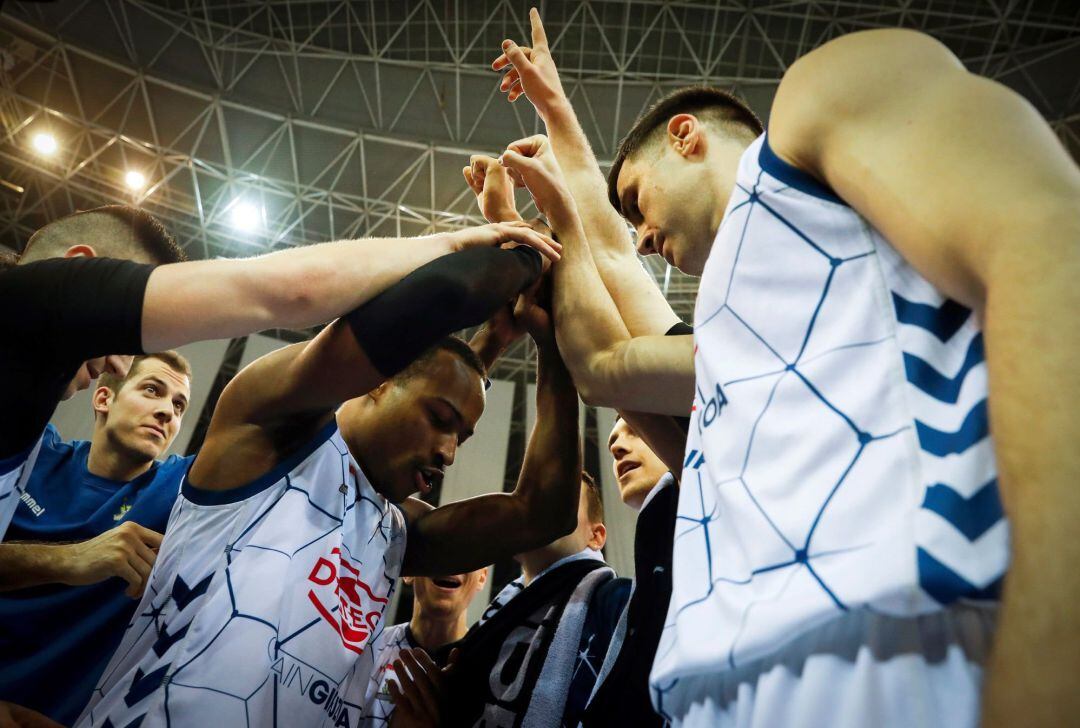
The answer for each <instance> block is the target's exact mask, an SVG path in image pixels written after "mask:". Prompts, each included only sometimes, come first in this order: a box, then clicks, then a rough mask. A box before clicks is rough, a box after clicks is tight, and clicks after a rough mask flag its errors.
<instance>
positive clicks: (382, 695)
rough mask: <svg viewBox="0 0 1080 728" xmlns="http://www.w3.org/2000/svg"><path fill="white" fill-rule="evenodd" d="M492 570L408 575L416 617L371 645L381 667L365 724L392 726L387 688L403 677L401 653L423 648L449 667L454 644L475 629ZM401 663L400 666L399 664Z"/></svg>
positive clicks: (372, 683) (376, 670) (374, 673)
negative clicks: (472, 615)
mask: <svg viewBox="0 0 1080 728" xmlns="http://www.w3.org/2000/svg"><path fill="white" fill-rule="evenodd" d="M487 579H488V569H487V568H483V569H477V570H475V571H470V572H467V573H465V574H454V575H451V576H434V577H427V576H416V577H412V576H406V577H404V579H403V581H404V582H405V583H406V584H409V585H410V586H412V588H413V609H412V618H411V619H410V620H409V621H408V622H402V623H401V624H395V625H394V626H393V627H387V628H386V629H384V630H383V631H382V632H381V633H380V634H379V637H378V638H377V639H376V640H375V641H374V643H373V644H372V646H371V648H370V649H371V650H372V652H373V653H374V654H375V668H374V670H372V673H371V679H370V681H369V682H368V687H367V694H366V696H365V698H364V706H363V710H362V712H361V715H362V716H363V725H365V726H385V725H389V724H390V717H391V716H392V715H393V712H394V703H393V701H392V700H391V697H390V689H389V686H388V684H387V683H389V682H395V680H396V675H398V674H401V668H400V663H398V660H400V659H401V651H402V650H405V649H408V650H416V649H421V650H423V651H424V652H426V653H427V654H428V655H429V656H431V658H432V659H433V661H434V663H435V664H436V665H445V664H446V662H447V658H448V656H449V654H450V650H451V649H452V648H453V646H454V643H455V642H457V641H458V640H460V639H461V638H462V637H464V636H465V633H466V632H467V631H468V629H469V624H468V622H467V621H466V612H467V611H468V609H469V605H470V604H472V601H473V599H474V598H475V597H476V595H477V594H479V593H480V591H481V590H483V588H484V585H485V584H486V583H487ZM395 663H397V664H395Z"/></svg>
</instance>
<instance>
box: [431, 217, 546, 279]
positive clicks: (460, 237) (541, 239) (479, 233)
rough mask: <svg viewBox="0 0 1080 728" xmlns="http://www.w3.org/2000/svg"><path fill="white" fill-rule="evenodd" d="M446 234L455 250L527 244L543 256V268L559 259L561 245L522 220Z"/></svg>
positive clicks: (511, 246) (510, 246) (512, 246)
mask: <svg viewBox="0 0 1080 728" xmlns="http://www.w3.org/2000/svg"><path fill="white" fill-rule="evenodd" d="M447 236H448V237H449V239H450V243H451V247H452V248H453V249H454V250H457V251H461V250H466V249H468V248H475V247H478V246H482V247H489V246H493V245H497V246H500V247H503V248H514V247H517V246H518V245H527V246H529V247H530V248H534V249H535V250H536V251H538V252H539V253H540V255H541V256H543V259H544V270H547V269H548V268H549V267H550V266H551V264H552V263H554V262H557V261H558V260H559V253H560V252H561V251H562V246H561V245H560V244H559V243H557V242H555V241H554V240H553V239H552V238H551V237H550V236H548V235H545V234H543V233H540V232H537V231H536V230H534V229H533V228H532V227H530V226H529V225H528V224H527V223H525V222H522V221H515V222H499V223H492V224H490V225H481V226H479V227H471V228H465V229H464V230H457V231H455V232H452V233H447Z"/></svg>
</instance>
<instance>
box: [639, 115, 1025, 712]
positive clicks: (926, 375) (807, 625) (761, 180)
mask: <svg viewBox="0 0 1080 728" xmlns="http://www.w3.org/2000/svg"><path fill="white" fill-rule="evenodd" d="M694 339H695V344H696V348H695V356H694V360H695V369H696V390H697V391H696V395H695V398H694V408H693V413H692V418H691V427H690V433H689V437H688V440H687V450H686V459H685V466H684V469H683V476H682V488H681V493H680V501H679V515H678V522H677V524H676V529H675V547H674V571H673V579H674V585H673V595H672V599H671V604H670V609H669V613H668V619H667V624H666V626H665V630H664V633H663V637H662V639H661V642H660V646H659V649H658V651H657V656H656V660H655V664H654V667H653V673H652V679H651V683H652V690H653V701H654V704H656V705H657V707H658V709H660V710H661V711H662V713H664V714H667V712H668V710H672V711H675V712H677V711H678V710H679V706H678V705H673V701H674V702H675V703H678V702H679V700H677V699H675V698H674V697H673V696H674V695H676V694H677V693H678V692H679V689H678V687H677V686H678V684H679V682H680V681H684V682H686V681H691V680H694V679H696V678H700V677H701V676H703V675H714V676H715V675H717V674H723V673H725V672H728V673H731V672H734V671H737V670H739V669H741V668H743V667H744V666H746V665H747V664H749V663H751V662H753V661H755V660H757V661H760V660H762V659H764V658H767V657H768V656H769V655H772V654H774V653H775V652H776V651H777V650H778V649H780V648H782V647H783V646H784V645H785V644H787V643H789V642H790V641H792V640H794V639H796V638H798V637H800V635H804V634H807V633H808V632H810V631H812V630H814V629H815V628H818V627H822V626H823V625H825V624H826V623H829V622H830V621H831V620H834V619H836V618H838V617H841V616H842V615H845V614H851V613H852V612H854V611H856V610H859V609H867V610H870V612H871V613H872V614H878V615H883V616H887V617H889V618H890V619H895V618H909V617H915V616H917V615H927V614H931V613H934V612H938V611H940V610H942V609H943V608H945V606H946V605H953V604H957V603H960V602H970V601H971V600H995V599H996V595H997V593H998V589H999V587H1000V583H1001V580H1002V577H1003V575H1004V573H1005V570H1006V566H1007V561H1008V525H1007V523H1006V520H1005V518H1004V514H1003V512H1002V509H1001V504H1000V501H999V498H998V492H997V481H996V473H995V464H994V453H993V445H992V443H991V440H990V434H989V429H988V420H987V376H986V364H985V361H984V356H983V339H982V333H981V330H980V327H979V323H978V321H977V320H976V317H975V315H974V314H973V313H972V312H971V311H969V310H968V309H966V308H964V307H963V306H960V305H959V304H957V303H955V302H953V301H950V300H947V299H946V298H945V297H943V296H942V295H941V293H940V292H938V291H937V290H936V289H935V288H934V287H933V286H932V285H930V284H929V283H928V282H927V281H926V280H925V279H923V278H922V276H920V275H919V274H918V273H917V272H916V271H915V270H914V269H913V268H912V267H911V266H910V265H909V264H907V263H906V262H905V261H904V259H903V258H902V257H901V256H900V255H899V254H898V253H897V252H896V250H895V249H894V248H893V247H892V246H891V245H890V244H889V243H888V241H886V240H885V239H884V238H883V237H882V236H881V235H880V234H879V233H878V232H877V231H876V230H874V229H873V228H872V227H871V226H870V224H869V223H868V222H867V221H866V220H865V219H864V218H862V217H861V216H860V215H859V214H858V213H856V212H855V211H854V210H852V209H851V208H850V207H848V206H847V205H845V204H844V203H843V202H842V201H841V200H840V199H839V198H837V197H835V196H834V195H833V194H832V193H831V192H830V191H829V190H827V189H825V188H824V187H823V186H822V185H820V184H819V183H817V182H816V181H815V180H813V179H812V178H810V177H809V176H808V175H806V174H804V173H802V172H800V171H799V170H797V169H795V168H794V167H791V166H790V165H788V164H786V163H785V162H783V161H782V160H780V159H779V158H778V157H776V155H775V154H774V153H773V152H772V150H771V149H770V148H769V146H768V143H767V141H766V139H765V137H764V136H762V137H761V138H759V139H757V140H756V141H755V142H754V143H753V144H752V145H751V146H750V148H749V149H748V150H747V151H746V152H745V154H744V155H743V156H742V159H741V161H740V165H739V170H738V175H737V185H736V188H735V191H734V193H733V194H732V197H731V200H730V202H729V204H728V208H727V211H726V214H725V217H724V221H723V224H722V225H721V227H720V230H719V232H718V234H717V237H716V240H715V242H714V244H713V248H712V251H711V254H710V256H709V259H708V262H707V264H706V266H705V270H704V272H703V275H702V279H701V286H700V290H699V293H698V300H697V306H696V311H695V320H694ZM714 683H715V681H714ZM665 701H666V703H665ZM683 702H685V701H683Z"/></svg>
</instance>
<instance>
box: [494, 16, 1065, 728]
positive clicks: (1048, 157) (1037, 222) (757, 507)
mask: <svg viewBox="0 0 1080 728" xmlns="http://www.w3.org/2000/svg"><path fill="white" fill-rule="evenodd" d="M504 55H505V56H506V58H505V59H502V60H500V61H497V63H504V64H507V63H508V64H512V65H513V66H514V69H515V72H516V77H515V80H517V81H520V83H521V84H522V88H521V89H520V90H518V93H520V91H521V90H524V91H525V93H527V94H528V95H529V98H530V99H531V100H532V101H533V103H534V105H537V107H538V109H540V113H541V115H546V118H550V119H554V118H556V116H558V115H559V114H562V112H563V111H565V109H566V108H568V104H567V103H566V101H565V94H562V93H561V87H559V86H558V82H557V74H556V73H555V70H554V66H553V65H551V63H550V55H549V53H548V51H547V41H546V38H545V36H544V34H543V29H542V27H541V26H540V25H539V18H538V17H536V16H535V15H534V47H533V48H532V49H531V50H530V51H529V52H526V50H525V49H522V48H520V47H518V46H516V45H515V44H513V43H511V42H509V41H507V42H506V43H505V44H504ZM530 56H531V57H530ZM533 59H538V62H534V60H533ZM549 112H550V113H549ZM551 114H555V115H551ZM702 116H707V115H702ZM560 118H564V119H565V117H564V116H561V117H560ZM549 126H550V124H549ZM655 128H657V129H659V135H660V138H661V139H662V140H663V142H662V144H660V146H659V148H658V153H657V148H656V147H649V146H648V145H645V148H643V147H640V146H639V147H638V148H637V149H636V150H635V151H633V152H629V153H628V154H626V155H625V158H624V161H623V163H622V165H621V166H620V168H619V170H618V176H617V178H616V179H615V180H614V187H615V189H616V192H617V198H618V200H619V209H620V210H621V212H622V213H623V215H625V217H626V219H627V220H629V221H631V222H632V224H633V225H634V226H635V227H636V228H637V233H638V244H639V248H640V249H642V250H643V251H644V252H659V253H660V254H661V255H662V257H663V258H664V259H665V260H667V261H668V262H669V263H672V264H675V265H678V266H679V267H680V268H681V269H682V270H683V271H684V272H687V273H690V274H694V275H701V276H702V283H701V286H700V288H699V295H698V301H697V308H696V314H695V325H694V334H693V337H692V339H691V337H689V336H687V337H671V338H670V339H659V338H658V337H656V336H650V335H642V336H638V335H635V334H631V333H629V332H628V331H627V330H626V328H625V323H624V320H620V316H619V311H620V309H621V307H618V308H617V306H616V304H614V303H613V300H612V297H611V295H609V294H607V293H606V292H605V288H604V286H603V284H602V279H601V276H600V275H599V274H598V271H597V266H596V264H595V263H594V261H593V260H592V258H591V257H590V256H589V255H588V248H587V247H586V246H587V243H586V242H585V239H586V234H585V233H584V232H583V227H582V225H583V221H582V220H581V219H580V217H579V214H578V210H577V209H576V208H575V200H574V199H573V194H572V193H570V192H569V191H568V188H567V183H566V182H565V181H564V178H563V173H562V171H561V170H560V168H559V164H556V162H555V158H554V156H553V155H552V152H551V149H550V145H549V144H548V140H546V139H543V140H532V141H529V140H526V141H525V142H523V143H521V144H520V145H519V148H518V149H511V150H509V151H508V152H507V153H505V154H504V155H503V161H504V162H505V163H506V164H508V165H509V166H511V167H512V168H513V169H514V170H515V171H516V173H517V174H519V175H520V176H521V177H522V178H523V181H524V182H525V184H526V185H527V186H528V187H529V189H530V191H531V192H532V194H533V195H534V198H535V199H536V200H537V204H538V206H540V207H541V208H543V209H544V210H545V212H547V213H548V218H549V221H550V222H551V224H552V227H553V229H554V230H555V232H556V233H557V234H558V235H559V238H560V240H562V242H563V243H564V244H565V245H566V255H565V258H564V260H563V262H562V264H560V265H559V266H558V268H557V270H556V276H555V286H554V306H555V315H556V322H557V325H558V327H559V329H558V333H559V341H560V344H561V345H562V346H563V351H564V354H565V356H566V358H567V365H568V366H569V367H570V368H571V370H572V371H573V373H574V378H575V382H576V383H577V385H578V386H579V388H581V390H582V394H583V396H584V397H585V398H586V401H590V400H592V401H593V402H596V403H602V404H612V405H614V406H617V407H628V408H634V409H643V410H646V411H653V412H662V413H667V412H671V413H676V414H677V413H679V412H685V411H686V409H688V408H689V407H690V405H691V401H692V406H693V416H692V421H691V427H690V433H689V438H688V441H687V446H686V456H685V458H684V460H683V472H682V476H681V477H682V487H681V493H680V505H679V519H680V526H679V527H678V529H677V532H676V540H675V563H676V564H677V568H676V569H675V574H674V585H673V596H672V601H671V605H670V611H669V617H668V623H667V626H666V629H665V633H664V637H663V639H662V641H661V645H660V648H659V650H658V652H657V656H656V662H655V664H654V667H653V673H652V690H653V702H654V705H656V707H657V709H658V710H660V711H661V713H662V715H664V716H665V717H668V718H670V719H672V720H673V721H675V722H676V723H681V724H688V725H689V724H715V723H718V722H723V723H730V724H734V725H743V724H784V725H803V724H806V725H809V724H813V725H820V724H826V723H827V724H830V725H848V724H851V725H854V724H858V725H863V724H866V723H874V724H878V725H911V724H914V723H926V722H929V721H932V720H935V719H938V720H941V721H943V722H944V723H947V724H950V725H968V724H974V723H976V722H978V721H979V720H980V715H982V722H983V724H985V725H996V724H999V723H1000V724H1006V725H1007V724H1013V723H1016V722H1023V721H1029V722H1030V721H1034V722H1042V723H1055V722H1061V721H1062V720H1067V718H1066V716H1070V715H1072V714H1074V713H1076V711H1077V709H1080V707H1078V706H1077V702H1076V701H1077V694H1076V691H1075V690H1073V688H1072V685H1071V683H1070V682H1069V679H1068V678H1067V677H1066V676H1068V675H1072V674H1075V672H1076V671H1077V668H1078V665H1080V663H1078V659H1080V658H1078V657H1077V655H1078V654H1080V653H1078V652H1077V651H1076V649H1075V645H1073V644H1072V642H1071V641H1070V640H1062V639H1061V635H1063V634H1073V633H1075V632H1077V620H1076V612H1075V610H1074V609H1072V606H1073V605H1075V604H1076V602H1077V601H1078V600H1080V576H1077V575H1076V574H1075V573H1074V571H1075V570H1073V571H1067V570H1065V569H1064V568H1062V569H1060V570H1058V569H1054V568H1048V567H1047V564H1065V563H1071V561H1072V560H1071V559H1070V558H1068V557H1067V556H1066V555H1067V554H1072V553H1074V552H1075V550H1076V547H1075V539H1073V538H1072V537H1071V535H1070V533H1069V525H1068V524H1071V523H1072V522H1073V521H1074V520H1075V516H1076V514H1077V513H1078V512H1080V502H1078V500H1077V498H1076V493H1075V490H1076V489H1075V488H1074V487H1073V485H1074V483H1075V482H1076V480H1077V478H1080V458H1078V457H1077V455H1076V449H1075V447H1072V446H1071V443H1072V442H1074V441H1075V440H1076V437H1077V423H1078V420H1077V419H1076V418H1075V417H1073V416H1072V415H1071V414H1070V413H1071V412H1072V410H1073V409H1075V407H1072V406H1071V405H1072V404H1074V403H1077V402H1080V389H1078V388H1077V387H1076V386H1075V385H1074V384H1073V382H1075V379H1076V378H1075V376H1073V375H1072V364H1071V362H1072V361H1074V360H1075V358H1076V357H1077V356H1078V355H1080V327H1077V326H1075V322H1074V321H1073V319H1072V318H1070V316H1071V314H1070V313H1068V312H1072V311H1075V310H1076V308H1077V306H1078V305H1080V299H1078V298H1077V297H1078V296H1080V292H1078V289H1077V287H1076V286H1075V279H1076V275H1077V274H1078V272H1080V252H1078V251H1080V244H1078V243H1080V223H1078V221H1077V214H1076V210H1077V209H1078V206H1080V171H1078V169H1077V165H1076V164H1075V162H1074V161H1073V160H1071V159H1070V158H1069V156H1068V154H1067V153H1066V152H1065V150H1064V149H1063V148H1062V147H1061V145H1060V143H1059V142H1058V141H1057V140H1056V139H1055V138H1054V136H1053V134H1052V132H1051V131H1050V129H1049V127H1048V126H1047V124H1046V123H1045V121H1043V120H1042V119H1041V118H1040V117H1039V115H1038V114H1037V113H1036V112H1035V111H1034V110H1033V109H1032V107H1031V106H1030V105H1029V104H1027V103H1026V102H1025V101H1023V100H1022V99H1021V98H1020V97H1019V96H1017V95H1016V94H1014V93H1012V92H1011V91H1009V90H1007V89H1006V88H1004V87H1003V86H1001V85H999V84H996V83H993V82H991V81H989V80H987V79H983V78H980V77H978V76H976V75H974V74H970V73H968V72H967V71H966V70H965V69H964V68H963V67H962V66H961V65H960V64H959V62H958V61H957V60H956V58H955V57H954V56H953V55H952V54H951V53H949V51H948V50H947V49H946V48H944V47H943V46H942V45H941V44H940V43H938V42H937V41H935V40H933V39H931V38H929V37H927V36H925V35H922V34H919V33H915V32H912V31H907V30H875V31H867V32H861V33H853V34H851V35H848V36H844V37H841V38H838V39H836V40H833V41H830V42H829V43H827V44H825V45H824V46H822V47H821V48H818V49H816V50H814V51H812V52H811V53H809V54H808V55H806V56H805V57H804V58H801V59H799V60H798V61H797V62H796V63H795V64H794V65H792V66H791V67H790V68H789V69H788V71H787V73H786V74H785V76H784V78H783V80H782V81H781V83H780V86H779V89H778V90H777V94H776V98H775V101H774V103H773V106H772V111H771V114H770V116H769V131H768V133H767V134H764V135H761V136H759V137H758V138H757V139H755V140H753V141H752V143H748V135H747V134H744V133H742V132H741V130H738V128H737V125H736V129H735V131H734V132H733V131H732V129H731V128H727V127H725V126H724V125H723V124H720V125H717V124H713V123H709V122H708V119H707V118H699V116H698V115H697V114H695V113H688V112H686V111H679V112H678V113H674V114H672V115H670V116H669V117H668V118H667V119H666V120H662V121H661V123H660V124H659V126H658V127H655ZM638 132H640V133H638ZM638 132H635V135H636V136H638V137H642V138H652V135H653V134H654V133H656V132H654V130H653V129H645V128H644V127H642V128H641V129H639V130H638ZM557 144H558V143H557V142H556V145H557ZM512 146H513V145H512ZM555 154H560V153H559V152H555ZM564 158H565V154H564V155H562V156H560V157H559V162H560V163H561V162H562V161H563V159H564ZM1035 240H1037V241H1040V242H1039V244H1037V245H1035V244H1032V241H1035ZM1034 322H1038V323H1037V324H1036V323H1034ZM1048 330H1049V331H1054V332H1056V333H1055V335H1054V336H1053V342H1052V345H1051V344H1050V343H1048V341H1049V340H1048V339H1046V338H1045V332H1046V331H1048ZM1065 332H1068V333H1065ZM680 338H681V339H682V341H681V342H677V341H675V339H680ZM991 392H992V393H993V407H990V406H989V399H988V393H991ZM1032 412H1037V413H1039V418H1038V420H1039V423H1040V425H1039V427H1038V428H1032V427H1031V426H1030V422H1031V413H1032ZM991 428H993V430H994V439H995V440H996V442H997V443H998V446H997V447H996V448H995V447H994V445H993V443H992V441H991V439H990V430H991ZM999 484H1000V486H1001V495H1003V496H1004V498H1003V499H1002V498H1000V497H999V493H998V489H999V488H998V486H999ZM1002 501H1004V505H1005V506H1007V507H1008V510H1009V520H1008V521H1006V519H1005V512H1004V508H1003V502H1002ZM1010 528H1011V533H1010ZM1010 556H1011V557H1012V561H1011V564H1010ZM1007 566H1008V568H1009V578H1008V580H1007V581H1006V580H1005V579H1004V576H1005V572H1006V567H1007ZM1003 585H1004V593H1002V591H1001V589H1002V586H1003ZM999 599H1000V603H1001V604H1002V605H1003V607H1002V610H1001V618H1000V622H999V623H998V625H997V628H996V630H995V628H994V623H995V622H996V621H997V615H998V609H997V606H998V603H999ZM1036 615H1038V616H1036ZM1046 615H1054V616H1053V617H1048V616H1046ZM991 644H993V646H994V655H993V659H992V661H991V656H990V645H991ZM907 645H911V646H912V647H911V648H908V647H906V646H907ZM833 655H845V656H850V657H847V658H846V659H841V660H837V659H834V658H833V657H832V656H833ZM1032 655H1038V659H1037V660H1033V659H1031V656H1032ZM991 662H992V666H991V669H990V673H989V679H988V680H987V682H986V690H985V691H983V690H982V682H983V681H982V676H983V670H984V666H987V665H991ZM790 665H794V666H795V667H794V670H792V668H791V667H789V666H790ZM792 675H797V676H798V677H796V678H792V677H791V676H792ZM823 685H828V686H829V690H831V695H830V699H828V700H823V695H824V692H823V690H824V689H823V688H822V687H821V686H823ZM1032 696H1038V699H1037V700H1032ZM980 702H982V704H983V705H985V712H984V713H982V714H981V713H980V709H979V705H980Z"/></svg>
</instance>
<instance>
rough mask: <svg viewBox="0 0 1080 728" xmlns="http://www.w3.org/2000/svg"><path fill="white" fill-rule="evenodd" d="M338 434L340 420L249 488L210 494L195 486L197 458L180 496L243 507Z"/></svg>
mask: <svg viewBox="0 0 1080 728" xmlns="http://www.w3.org/2000/svg"><path fill="white" fill-rule="evenodd" d="M335 432H337V419H336V418H335V419H331V420H330V421H329V422H327V423H326V424H325V425H323V428H322V429H321V430H319V432H318V433H317V434H316V435H315V436H314V437H313V438H311V439H310V440H309V441H308V442H307V444H306V445H304V446H303V447H301V448H300V449H299V450H296V451H295V452H293V453H291V454H290V455H289V456H288V457H286V458H285V459H284V460H282V461H281V462H280V463H278V464H277V465H275V466H274V467H273V468H272V469H271V470H270V471H269V472H267V473H266V474H265V475H260V476H259V477H258V478H256V479H255V480H253V481H251V482H250V483H248V484H247V485H241V486H238V487H236V488H230V489H228V490H207V489H206V488H199V487H197V486H194V485H192V484H191V481H190V480H189V477H190V475H191V466H192V465H193V464H194V463H195V458H192V459H191V462H189V463H188V464H187V469H186V470H185V472H184V480H183V482H182V483H181V485H180V492H181V494H182V495H183V496H184V498H186V499H187V500H189V501H191V502H192V503H194V504H195V505H199V506H221V505H227V504H229V503H239V502H240V501H242V500H246V499H248V498H251V497H252V496H254V495H258V494H259V493H261V492H262V491H264V490H266V489H267V488H269V487H270V486H272V485H273V484H274V483H276V482H278V481H279V480H281V479H282V478H284V477H285V476H286V475H288V474H289V473H290V472H292V471H293V470H295V469H296V468H297V467H298V466H299V465H300V464H301V463H302V462H304V461H305V460H307V459H308V457H310V456H311V454H312V453H313V452H315V451H316V450H318V449H319V447H321V446H322V444H323V443H324V442H326V441H327V440H329V439H330V437H331V436H333V434H334V433H335Z"/></svg>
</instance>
